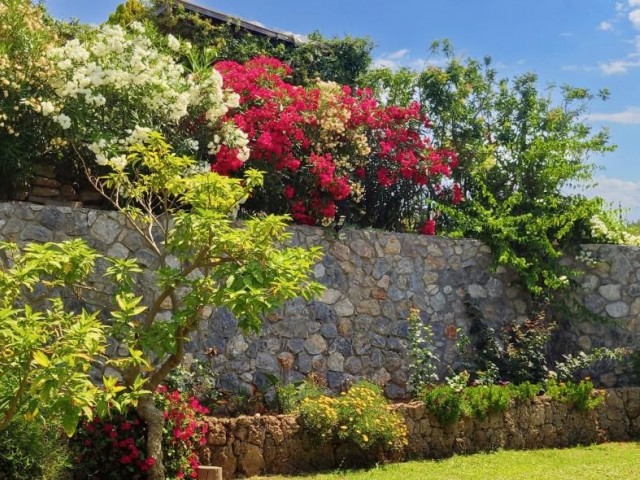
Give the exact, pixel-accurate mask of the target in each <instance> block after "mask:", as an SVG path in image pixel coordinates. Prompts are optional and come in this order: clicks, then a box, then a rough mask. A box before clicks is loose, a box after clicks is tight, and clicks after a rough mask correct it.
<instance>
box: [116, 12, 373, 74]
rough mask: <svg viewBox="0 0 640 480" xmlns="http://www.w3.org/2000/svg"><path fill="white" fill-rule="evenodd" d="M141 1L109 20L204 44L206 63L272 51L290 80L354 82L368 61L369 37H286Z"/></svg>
mask: <svg viewBox="0 0 640 480" xmlns="http://www.w3.org/2000/svg"><path fill="white" fill-rule="evenodd" d="M141 3H142V2H140V0H127V1H126V2H125V3H123V4H121V5H119V6H118V7H117V9H116V12H114V14H112V15H111V16H110V17H109V22H111V23H118V24H120V25H122V26H126V25H129V24H130V23H131V22H132V21H134V20H142V19H147V20H149V21H150V22H151V23H152V24H153V25H154V26H155V27H156V28H157V30H158V31H159V32H160V33H162V34H164V35H169V34H171V35H174V36H176V37H178V38H182V39H185V40H188V41H190V42H191V43H193V44H194V45H196V46H198V47H200V48H203V49H209V50H210V52H211V57H210V59H209V60H210V62H211V63H213V62H219V61H222V60H233V61H236V62H239V63H244V62H247V61H249V60H251V59H253V58H255V57H274V58H278V59H279V60H282V61H284V62H286V63H287V64H289V65H290V66H291V67H292V68H293V71H294V76H293V82H294V83H295V84H296V85H309V84H312V83H314V82H315V81H316V79H318V78H319V79H321V80H324V81H332V82H336V83H340V84H343V85H350V86H355V85H356V83H357V79H358V77H359V76H360V75H362V74H364V73H365V72H366V71H367V69H368V68H369V66H370V65H371V61H372V59H371V51H372V50H373V42H372V41H371V40H370V39H368V38H359V37H350V36H345V37H344V38H339V37H332V38H325V37H324V36H323V35H322V34H321V33H320V32H313V33H311V34H310V35H309V36H308V37H307V38H305V39H304V40H301V41H296V42H295V43H291V42H285V41H283V40H280V39H278V38H271V37H267V36H263V35H259V34H255V33H252V32H250V31H247V30H245V29H243V28H241V27H240V26H239V25H238V24H237V22H234V21H233V20H232V21H230V22H228V23H213V22H212V21H211V20H210V19H208V18H206V17H203V16H201V15H198V14H197V13H195V12H191V11H189V10H186V9H185V8H184V6H182V5H179V4H176V3H175V2H173V1H172V0H151V1H150V2H148V3H147V4H146V7H145V10H144V11H142V10H141V9H140V6H141Z"/></svg>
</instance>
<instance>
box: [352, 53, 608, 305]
mask: <svg viewBox="0 0 640 480" xmlns="http://www.w3.org/2000/svg"><path fill="white" fill-rule="evenodd" d="M433 51H434V53H442V54H443V56H444V58H445V61H446V63H445V65H444V66H443V67H428V68H426V69H425V70H424V71H422V72H412V71H410V70H406V69H405V70H399V71H396V72H393V71H390V70H385V69H382V70H374V71H371V72H369V73H368V74H367V75H365V76H364V77H363V79H362V81H363V83H365V84H367V85H369V86H371V87H373V88H374V89H376V91H377V92H378V94H379V96H380V98H382V99H386V101H388V102H390V103H397V104H400V105H403V104H406V103H408V102H409V101H411V100H413V99H415V98H418V99H419V101H420V103H421V106H422V108H423V110H424V112H425V113H426V114H427V115H428V117H429V120H430V122H431V129H432V131H433V137H434V142H436V143H437V144H438V145H439V146H442V147H446V148H450V149H452V150H454V151H455V152H456V153H457V155H458V159H459V168H458V169H456V170H455V171H454V173H453V178H454V179H455V180H456V181H457V184H458V185H460V188H459V189H458V188H451V189H445V190H443V191H442V192H441V193H440V195H439V202H437V203H439V205H437V206H436V205H435V204H433V205H430V207H432V208H433V209H434V212H435V211H436V210H437V211H439V212H441V213H440V215H439V217H438V219H437V220H438V223H439V226H440V231H443V232H446V233H448V234H450V235H454V236H461V237H462V236H464V237H472V238H479V239H481V240H483V241H484V242H486V243H487V244H488V245H490V246H491V248H492V251H493V253H494V257H495V260H496V262H497V263H498V264H505V265H510V266H512V267H514V268H515V269H516V270H517V272H518V273H519V274H520V278H521V280H522V283H523V285H524V286H525V287H526V288H527V289H528V291H529V292H530V293H531V294H532V295H533V296H534V297H535V298H537V299H540V300H548V299H549V298H550V297H551V296H552V294H553V293H552V292H554V291H557V290H558V289H561V288H562V287H563V286H566V285H567V283H568V280H567V276H566V274H567V272H566V271H565V270H564V269H563V268H562V267H561V265H560V262H559V260H560V258H561V256H562V253H563V251H564V250H565V249H566V248H569V247H570V246H572V245H577V244H578V243H579V242H581V241H589V240H590V239H591V238H592V234H591V227H590V222H591V219H592V217H594V216H597V215H602V212H603V200H602V199H600V198H591V199H589V198H586V197H585V196H584V195H581V194H580V193H578V192H575V191H572V187H576V186H579V185H585V184H588V183H589V182H591V181H592V175H593V171H594V166H593V164H592V163H591V162H590V159H591V158H592V156H593V155H594V154H603V153H605V152H608V151H611V150H613V148H614V147H613V146H612V145H610V144H609V137H608V134H607V132H606V131H600V132H593V131H592V128H591V126H590V125H589V124H587V123H586V122H585V120H584V113H585V111H586V109H587V108H588V106H589V103H590V102H591V101H592V100H594V99H595V98H596V97H597V98H601V99H605V98H606V97H607V92H606V91H601V92H598V94H596V95H594V94H593V93H591V92H589V91H588V90H586V89H583V88H576V87H571V86H568V85H563V86H561V87H555V86H549V87H548V88H546V89H544V90H542V89H541V88H540V86H539V84H540V82H539V79H538V77H537V76H536V75H535V74H533V73H527V74H523V75H520V76H517V77H515V78H514V79H512V80H509V79H506V78H499V76H498V73H497V71H496V70H495V68H493V67H492V64H491V59H490V58H485V59H483V60H482V61H478V60H474V59H463V58H460V57H457V56H456V55H455V53H454V51H453V49H452V47H451V45H450V44H449V43H448V42H446V41H444V42H436V43H434V45H433ZM453 197H458V198H457V199H456V200H463V201H462V202H461V203H459V204H458V205H457V206H456V208H455V209H453V208H449V207H447V206H446V202H444V201H443V200H447V199H451V198H453ZM434 215H436V214H435V213H434Z"/></svg>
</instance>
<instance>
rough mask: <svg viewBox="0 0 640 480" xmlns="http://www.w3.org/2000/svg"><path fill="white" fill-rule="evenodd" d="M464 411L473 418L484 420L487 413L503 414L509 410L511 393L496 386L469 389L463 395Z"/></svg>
mask: <svg viewBox="0 0 640 480" xmlns="http://www.w3.org/2000/svg"><path fill="white" fill-rule="evenodd" d="M463 401H464V409H465V411H466V412H468V414H469V415H471V416H473V417H475V418H481V419H482V418H485V417H486V416H487V414H488V413H493V412H504V411H505V410H506V409H507V408H509V402H510V401H511V391H510V390H509V389H508V388H505V387H501V386H498V385H489V386H484V385H482V386H478V387H469V388H467V389H465V390H464V394H463Z"/></svg>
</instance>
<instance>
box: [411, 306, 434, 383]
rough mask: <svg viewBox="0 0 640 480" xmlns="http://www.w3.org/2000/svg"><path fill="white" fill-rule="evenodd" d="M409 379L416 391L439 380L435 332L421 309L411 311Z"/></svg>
mask: <svg viewBox="0 0 640 480" xmlns="http://www.w3.org/2000/svg"><path fill="white" fill-rule="evenodd" d="M409 354H410V356H411V365H410V367H409V372H410V375H409V381H408V384H409V385H410V386H411V388H412V389H413V391H414V392H417V391H419V390H420V389H421V388H424V387H425V386H427V385H429V384H432V383H435V382H437V381H438V368H437V366H436V362H438V357H437V356H436V354H435V353H434V352H433V332H432V331H431V327H430V326H429V325H427V324H425V323H424V322H423V321H422V318H421V317H420V311H419V310H417V309H411V310H410V311H409Z"/></svg>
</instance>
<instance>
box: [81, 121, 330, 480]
mask: <svg viewBox="0 0 640 480" xmlns="http://www.w3.org/2000/svg"><path fill="white" fill-rule="evenodd" d="M92 181H93V183H94V185H95V186H96V187H97V188H98V189H99V190H100V191H101V192H102V193H103V194H104V195H105V196H106V197H107V198H108V199H109V200H110V201H111V202H112V203H113V205H114V206H115V207H116V208H117V209H118V210H119V211H121V212H122V213H123V214H124V215H125V216H126V217H127V218H128V219H129V221H130V222H131V225H132V226H133V228H135V229H136V230H137V231H138V233H139V234H140V235H141V237H142V238H143V239H144V241H145V242H146V243H147V245H148V247H149V248H150V249H151V251H153V253H154V254H155V256H156V258H157V264H158V266H159V267H158V269H157V270H156V272H155V273H156V279H157V293H155V294H154V295H153V298H148V299H145V298H143V297H142V295H140V294H138V293H137V292H138V289H139V286H138V284H136V282H135V281H134V277H133V275H134V274H135V273H136V272H138V271H139V269H138V267H137V266H136V265H135V263H134V262H133V261H131V260H119V261H118V260H116V261H114V264H113V265H112V266H111V267H110V268H109V269H108V271H107V275H109V276H110V277H111V278H112V279H113V280H114V283H115V286H116V294H115V300H116V302H117V304H118V309H117V310H116V311H115V312H114V313H113V315H112V316H113V325H112V327H111V330H110V334H111V335H112V336H113V338H115V339H116V340H117V341H118V342H120V344H121V345H124V346H125V347H126V348H127V350H128V351H129V352H130V353H129V357H139V359H140V361H139V362H135V361H132V360H134V359H133V358H129V360H130V361H129V362H128V363H127V365H126V367H125V368H121V369H120V370H121V374H122V378H123V382H124V385H125V387H127V388H129V389H135V388H136V385H138V384H140V383H142V382H144V388H145V389H146V390H147V391H149V392H153V391H154V390H155V389H156V388H157V387H158V386H159V385H160V384H161V382H162V381H163V380H165V378H166V377H167V375H168V374H169V373H170V372H171V370H173V369H174V368H175V367H177V366H178V365H179V364H180V361H181V360H182V358H183V355H184V347H185V342H187V341H188V337H189V334H190V333H191V332H192V331H193V330H195V329H196V328H197V327H198V325H199V324H200V323H201V322H202V321H203V310H204V308H205V306H207V305H212V306H214V307H225V308H228V309H229V310H230V311H231V312H233V313H234V314H235V315H236V316H237V317H238V319H239V325H240V326H241V327H242V328H244V329H246V330H252V331H258V330H259V328H260V325H261V321H262V317H261V315H262V314H263V313H265V312H266V311H268V310H271V309H273V308H277V307H278V306H280V305H282V304H283V302H284V301H286V300H289V299H293V298H295V297H298V296H302V297H304V298H307V299H308V298H311V297H312V296H314V295H316V294H318V293H319V292H320V289H321V287H320V285H319V284H316V283H314V282H311V281H310V280H309V279H308V274H309V271H310V268H311V266H312V265H313V264H314V263H315V262H316V261H317V260H318V259H319V258H320V250H319V249H318V248H311V249H309V250H305V249H303V248H300V247H281V245H283V244H285V243H286V241H287V240H288V239H289V238H290V234H289V233H287V232H286V224H287V223H286V217H283V216H271V215H270V216H262V217H256V218H251V219H248V220H246V221H244V222H242V224H238V223H236V221H235V213H236V212H237V209H238V208H239V206H240V204H241V203H242V202H244V201H245V200H246V199H247V198H248V196H249V195H250V193H251V190H252V189H253V188H255V187H257V186H259V185H260V184H261V182H262V174H260V173H259V172H257V171H254V170H249V171H247V172H246V175H245V178H244V179H242V180H241V179H231V178H227V177H223V176H220V175H218V174H216V173H213V172H209V171H201V170H199V169H198V168H197V162H196V161H195V160H194V159H192V158H189V157H185V156H178V155H175V154H174V153H173V151H172V148H171V147H170V146H169V145H168V144H167V143H166V142H165V140H164V139H163V138H162V136H161V135H160V134H158V133H155V132H152V133H150V134H149V135H148V137H146V138H145V139H142V140H141V143H138V144H134V145H132V146H131V147H130V148H129V149H128V153H127V158H126V164H125V165H122V166H121V167H113V170H112V171H111V173H109V174H107V175H106V176H104V177H101V178H96V177H92ZM166 302H169V303H170V305H171V306H170V318H169V319H166V318H164V319H163V316H162V315H161V313H162V308H163V305H165V304H166ZM145 303H146V304H147V306H145ZM137 410H138V413H139V414H140V416H141V417H142V418H143V420H144V421H145V422H146V424H147V426H148V439H147V447H148V448H147V455H148V456H149V457H152V458H154V459H155V460H156V462H155V464H154V465H153V466H152V468H151V470H150V471H149V474H150V477H149V478H151V479H153V480H158V479H163V478H164V466H163V462H162V449H161V440H162V426H163V423H164V418H163V414H162V412H161V411H160V410H158V409H157V408H156V406H155V405H154V402H153V396H152V394H151V393H148V394H146V395H143V396H141V397H140V399H139V402H138V406H137Z"/></svg>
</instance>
